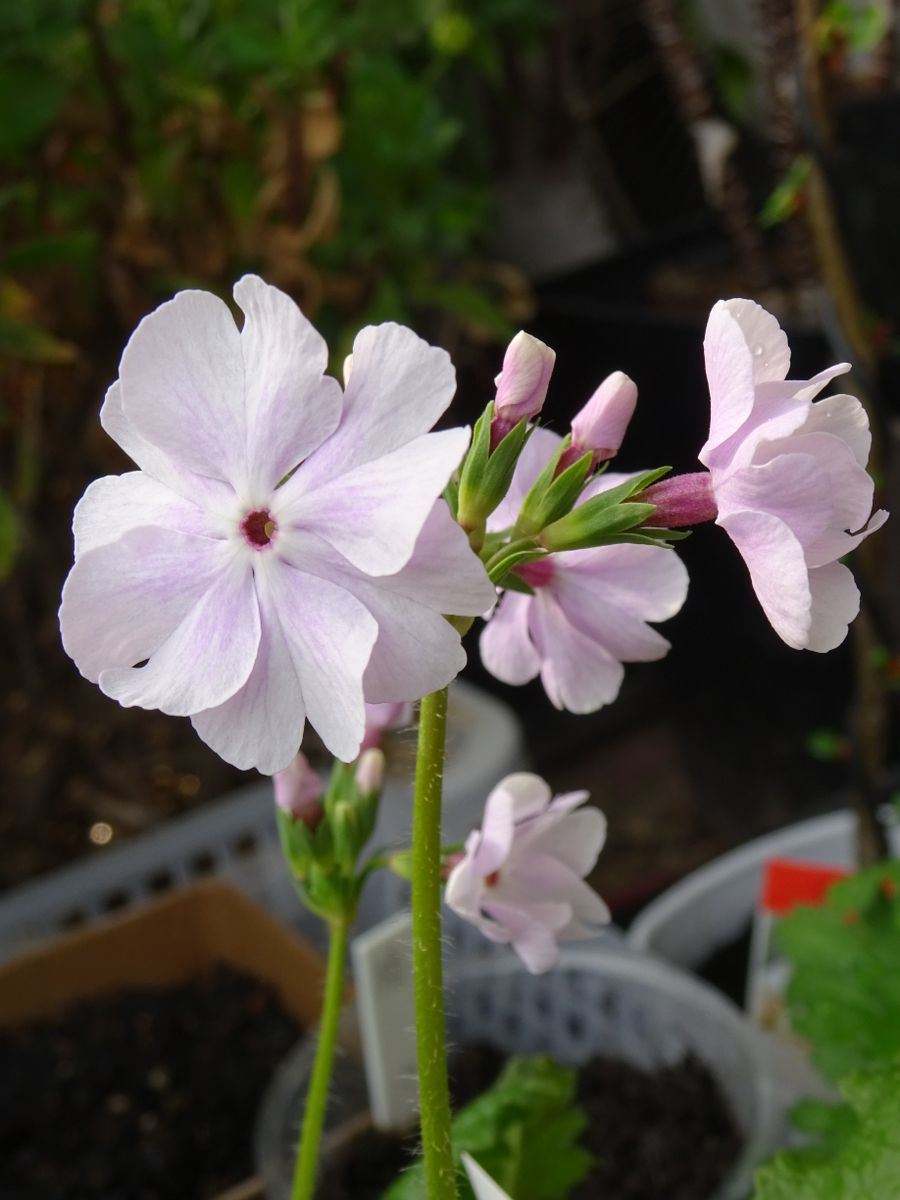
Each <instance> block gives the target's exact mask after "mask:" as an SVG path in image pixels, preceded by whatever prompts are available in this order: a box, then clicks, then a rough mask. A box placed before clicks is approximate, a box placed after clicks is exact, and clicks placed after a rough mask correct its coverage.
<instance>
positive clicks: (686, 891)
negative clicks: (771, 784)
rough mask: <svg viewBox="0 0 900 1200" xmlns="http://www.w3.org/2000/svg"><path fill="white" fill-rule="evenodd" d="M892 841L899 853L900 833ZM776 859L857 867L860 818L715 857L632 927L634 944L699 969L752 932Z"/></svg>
mask: <svg viewBox="0 0 900 1200" xmlns="http://www.w3.org/2000/svg"><path fill="white" fill-rule="evenodd" d="M890 837H891V841H892V845H893V849H894V853H898V851H900V829H897V828H892V829H891V830H890ZM773 858H794V859H800V860H802V861H805V862H815V863H823V864H826V865H828V866H836V867H846V868H848V869H852V868H853V867H854V866H855V865H856V817H855V816H854V814H853V813H852V812H850V811H849V809H844V810H842V811H840V812H835V813H828V814H827V815H826V816H822V817H813V818H812V819H811V820H808V821H800V822H799V823H798V824H796V825H790V826H788V828H787V829H781V830H778V831H777V832H776V833H769V834H766V835H765V836H764V837H760V838H756V839H755V840H754V841H752V842H748V843H747V845H745V846H741V847H739V848H738V849H737V850H732V851H730V852H729V853H728V854H723V855H722V856H721V857H720V858H717V859H714V860H713V861H712V862H710V863H707V864H706V866H703V867H700V868H699V869H698V870H696V871H693V872H692V873H691V874H690V875H687V876H685V878H684V879H682V880H681V881H680V882H679V883H676V884H675V885H674V886H673V887H670V888H668V889H667V890H666V891H664V892H663V893H662V894H661V895H659V896H657V898H656V899H655V900H653V901H651V902H650V904H648V905H647V907H646V908H645V909H644V910H643V911H642V912H641V913H640V915H639V916H638V917H637V918H636V919H635V921H634V922H633V924H632V926H631V928H630V930H629V932H628V944H629V945H630V946H631V947H632V948H633V949H635V950H639V951H649V952H650V953H652V954H656V955H659V957H660V958H664V959H666V960H667V961H668V962H671V963H674V964H675V965H677V966H679V967H686V968H689V969H693V968H695V967H698V966H699V965H700V964H701V963H704V962H706V961H707V960H708V959H710V958H711V957H712V955H713V954H714V953H715V952H716V951H717V950H720V949H721V948H722V947H723V946H726V945H728V943H729V942H732V941H733V940H734V939H735V938H737V937H738V936H739V935H740V933H741V932H742V931H743V930H744V929H745V928H746V926H747V924H748V923H749V922H750V920H751V919H752V916H753V911H754V908H755V906H756V902H757V900H758V898H759V892H760V887H761V884H762V878H763V871H764V869H765V865H766V863H767V862H768V861H769V860H770V859H773Z"/></svg>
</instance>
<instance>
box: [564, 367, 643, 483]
mask: <svg viewBox="0 0 900 1200" xmlns="http://www.w3.org/2000/svg"><path fill="white" fill-rule="evenodd" d="M636 404H637V387H636V386H635V384H634V381H633V380H631V379H629V378H628V376H627V375H625V374H623V372H622V371H613V373H612V375H607V377H606V378H605V379H604V380H603V382H602V383H601V384H600V386H599V387H598V388H597V390H596V391H595V392H594V394H593V396H591V398H590V400H588V402H587V404H585V406H584V408H583V409H582V410H581V412H580V413H579V414H578V415H577V416H576V417H575V418H574V420H573V421H572V446H571V448H570V450H569V452H568V453H569V454H570V455H571V461H572V462H576V461H577V460H578V459H579V458H581V457H582V456H583V455H584V454H587V453H588V451H590V453H591V454H592V455H593V457H594V464H595V465H596V464H597V463H601V462H606V460H607V459H609V458H613V457H614V455H615V454H616V452H617V451H618V449H619V447H620V446H621V445H622V442H623V440H624V438H625V431H626V429H627V428H628V423H629V422H630V420H631V418H632V417H633V416H634V409H635V405H636ZM568 465H569V464H568V463H566V464H565V466H568ZM558 469H559V470H564V469H565V467H564V466H563V464H562V463H560V467H559V468H558Z"/></svg>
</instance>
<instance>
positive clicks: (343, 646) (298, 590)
mask: <svg viewBox="0 0 900 1200" xmlns="http://www.w3.org/2000/svg"><path fill="white" fill-rule="evenodd" d="M270 564H271V565H269V564H267V567H266V570H267V572H268V578H267V580H266V583H265V586H266V587H268V588H270V589H271V591H270V594H271V598H272V603H273V605H274V606H275V607H276V608H277V611H278V614H279V617H280V619H281V625H282V630H283V633H284V637H285V640H286V642H287V644H288V648H289V651H290V655H291V658H292V660H293V663H294V667H295V669H296V671H297V675H298V677H299V678H300V680H301V686H302V690H303V705H304V708H305V709H306V715H307V719H308V720H309V722H310V724H311V725H312V726H313V728H314V729H315V730H316V732H317V733H318V734H319V736H320V737H321V739H322V741H323V742H324V743H325V745H326V746H327V748H328V749H329V750H330V751H331V753H332V754H333V755H334V756H335V757H336V758H339V759H341V760H342V761H343V762H351V761H352V760H353V759H354V758H355V757H356V755H357V753H358V751H359V747H360V743H361V742H362V739H363V734H364V732H365V726H366V711H365V700H364V696H363V676H364V674H365V670H366V667H367V666H368V663H369V659H370V657H371V655H372V648H373V646H374V645H375V639H376V637H377V636H378V625H377V623H376V621H375V618H374V617H373V616H372V615H371V613H369V611H368V610H367V609H366V608H365V606H364V605H363V604H361V603H360V601H359V600H357V599H356V597H355V596H353V595H351V594H350V592H349V591H347V590H346V588H344V587H342V586H340V584H339V583H333V582H331V581H330V580H328V579H323V578H319V577H318V576H316V575H310V574H307V573H306V572H302V571H299V570H297V569H296V568H295V567H292V566H289V565H288V564H287V563H285V562H281V561H279V560H278V559H275V558H274V557H273V558H271V559H270Z"/></svg>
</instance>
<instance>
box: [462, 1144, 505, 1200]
mask: <svg viewBox="0 0 900 1200" xmlns="http://www.w3.org/2000/svg"><path fill="white" fill-rule="evenodd" d="M462 1161H463V1166H464V1167H465V1168H466V1174H467V1175H468V1176H469V1183H470V1184H471V1187H472V1191H473V1192H474V1193H475V1200H510V1197H509V1196H508V1195H507V1194H506V1192H504V1190H503V1188H502V1187H499V1186H498V1185H497V1184H496V1183H494V1181H493V1179H491V1177H490V1175H488V1173H487V1171H485V1170H483V1169H482V1168H481V1167H479V1165H478V1163H477V1162H476V1161H475V1159H474V1158H472V1156H471V1155H470V1154H466V1153H465V1151H463V1155H462Z"/></svg>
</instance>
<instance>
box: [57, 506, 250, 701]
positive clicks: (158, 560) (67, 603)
mask: <svg viewBox="0 0 900 1200" xmlns="http://www.w3.org/2000/svg"><path fill="white" fill-rule="evenodd" d="M230 559H231V549H230V548H229V547H228V546H226V544H225V543H224V542H220V541H213V540H212V539H210V538H201V537H194V536H193V535H190V534H185V533H177V532H173V531H171V530H164V529H159V528H154V527H141V528H138V529H132V530H130V531H129V532H128V533H125V534H123V535H122V536H121V537H120V538H119V539H118V540H117V541H115V542H110V543H107V544H106V545H103V546H98V547H96V548H95V549H93V550H88V551H86V552H85V553H83V554H82V555H81V556H80V557H79V559H78V561H77V562H76V563H75V565H74V567H73V568H72V570H71V571H70V572H69V577H68V579H67V580H66V583H65V587H64V588H63V594H62V605H61V607H60V611H59V619H60V628H61V630H62V640H63V646H64V647H65V650H66V653H67V654H68V655H69V657H70V658H72V659H73V660H74V662H75V665H76V666H77V667H78V670H79V671H80V672H81V674H82V675H84V676H85V678H87V679H90V680H91V682H92V683H96V682H97V681H98V679H99V678H100V673H101V672H102V671H103V670H105V669H106V668H108V667H132V666H134V664H135V663H137V662H142V661H143V660H144V659H147V658H149V657H150V655H151V654H153V653H154V652H155V651H156V650H158V649H159V647H160V646H162V645H163V643H164V642H165V641H166V640H167V638H168V637H169V636H170V635H171V634H172V633H173V632H174V631H175V630H176V629H177V628H178V627H179V625H180V624H181V623H182V621H184V620H185V619H186V618H187V616H188V614H189V613H190V611H191V609H192V608H193V607H194V606H195V605H196V604H197V603H198V602H199V601H200V600H201V598H202V597H203V596H204V594H205V593H207V592H208V591H209V590H210V589H211V588H212V587H213V586H214V584H215V582H216V580H217V579H218V577H219V575H220V574H221V572H222V571H223V570H225V569H227V564H228V562H229V561H230Z"/></svg>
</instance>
